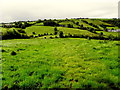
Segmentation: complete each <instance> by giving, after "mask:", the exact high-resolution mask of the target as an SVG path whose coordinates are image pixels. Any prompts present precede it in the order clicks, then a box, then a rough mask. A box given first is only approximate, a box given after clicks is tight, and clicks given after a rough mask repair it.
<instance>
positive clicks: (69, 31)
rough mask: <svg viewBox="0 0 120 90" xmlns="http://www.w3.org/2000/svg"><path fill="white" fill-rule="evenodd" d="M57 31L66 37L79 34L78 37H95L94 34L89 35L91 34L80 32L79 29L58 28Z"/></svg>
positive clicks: (84, 31) (85, 31)
mask: <svg viewBox="0 0 120 90" xmlns="http://www.w3.org/2000/svg"><path fill="white" fill-rule="evenodd" d="M58 30H59V31H63V32H64V34H65V35H68V34H69V33H70V34H72V35H74V34H80V35H88V36H97V35H96V34H94V33H91V32H89V31H87V30H81V29H74V28H63V27H58Z"/></svg>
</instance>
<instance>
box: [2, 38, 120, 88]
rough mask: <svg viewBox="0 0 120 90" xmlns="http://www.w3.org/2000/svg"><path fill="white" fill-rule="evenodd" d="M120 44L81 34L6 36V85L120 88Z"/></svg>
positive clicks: (3, 57)
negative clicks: (86, 37) (119, 52)
mask: <svg viewBox="0 0 120 90" xmlns="http://www.w3.org/2000/svg"><path fill="white" fill-rule="evenodd" d="M118 46H119V42H118V41H109V40H105V41H104V40H94V39H92V40H88V39H81V38H54V39H43V38H35V39H12V40H2V75H1V77H2V88H3V89H6V88H11V89H13V88H16V89H18V88H34V89H35V88H82V89H84V88H85V89H87V88H89V89H90V88H100V89H106V88H107V89H109V90H112V89H118V88H120V86H119V85H120V80H119V79H118V77H119V76H120V74H119V72H118V69H119V64H118V62H119V59H118ZM13 52H14V53H13Z"/></svg>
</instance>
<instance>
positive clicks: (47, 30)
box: [24, 26, 54, 35]
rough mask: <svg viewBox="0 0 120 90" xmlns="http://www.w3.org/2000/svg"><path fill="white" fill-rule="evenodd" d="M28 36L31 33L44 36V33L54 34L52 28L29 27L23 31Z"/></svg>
mask: <svg viewBox="0 0 120 90" xmlns="http://www.w3.org/2000/svg"><path fill="white" fill-rule="evenodd" d="M24 30H25V31H26V33H27V34H28V35H31V34H32V32H35V33H36V34H44V33H48V34H51V33H54V27H50V26H31V27H27V28H26V29H24Z"/></svg>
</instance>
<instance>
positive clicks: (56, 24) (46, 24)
mask: <svg viewBox="0 0 120 90" xmlns="http://www.w3.org/2000/svg"><path fill="white" fill-rule="evenodd" d="M43 24H44V26H59V24H58V23H56V22H55V21H52V20H48V21H44V22H43Z"/></svg>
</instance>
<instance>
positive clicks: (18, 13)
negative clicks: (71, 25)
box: [0, 0, 119, 22]
mask: <svg viewBox="0 0 120 90" xmlns="http://www.w3.org/2000/svg"><path fill="white" fill-rule="evenodd" d="M118 1H119V0H0V11H1V12H0V22H10V21H18V20H37V19H39V18H40V19H44V18H46V19H47V18H74V17H92V18H114V17H116V18H117V17H118Z"/></svg>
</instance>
